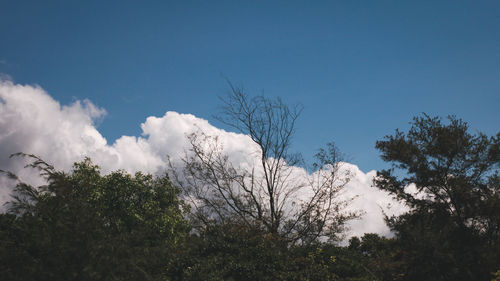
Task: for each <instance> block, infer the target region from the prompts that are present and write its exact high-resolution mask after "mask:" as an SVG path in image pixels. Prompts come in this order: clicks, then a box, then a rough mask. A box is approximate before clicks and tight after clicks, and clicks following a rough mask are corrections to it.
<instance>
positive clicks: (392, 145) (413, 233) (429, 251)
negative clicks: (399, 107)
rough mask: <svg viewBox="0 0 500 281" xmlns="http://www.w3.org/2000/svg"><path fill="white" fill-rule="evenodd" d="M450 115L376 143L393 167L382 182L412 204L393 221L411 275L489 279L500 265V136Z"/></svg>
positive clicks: (425, 119) (421, 120)
mask: <svg viewBox="0 0 500 281" xmlns="http://www.w3.org/2000/svg"><path fill="white" fill-rule="evenodd" d="M448 119H449V123H448V124H443V123H442V120H441V119H440V118H438V117H430V116H428V115H423V116H421V117H416V118H414V121H413V122H412V123H411V125H412V126H411V128H410V130H409V131H408V132H407V133H403V132H400V131H399V130H396V133H395V134H394V135H392V136H386V137H385V139H384V140H382V141H378V142H377V144H376V147H377V148H378V149H379V150H380V151H381V152H382V159H384V160H385V161H387V162H390V163H391V164H392V165H393V168H392V169H391V170H384V171H381V172H380V173H379V174H378V176H377V178H376V179H375V184H376V185H377V186H378V188H380V189H382V190H386V191H388V192H390V193H391V194H393V195H395V196H396V198H398V199H400V200H402V201H403V202H405V203H406V204H407V205H408V206H409V207H410V208H411V211H409V212H408V213H406V214H404V215H402V216H399V217H393V218H390V219H389V220H388V222H389V225H390V226H391V227H392V229H393V230H394V231H395V232H396V235H397V236H396V238H397V240H398V243H399V247H400V254H401V259H402V260H403V261H404V263H405V266H406V270H404V272H405V277H404V278H403V279H404V280H490V279H491V276H492V275H491V273H492V272H493V271H495V270H496V269H497V268H498V267H499V265H500V254H499V253H500V197H499V196H500V193H499V188H500V184H499V183H500V181H499V168H500V167H499V165H500V133H498V134H497V135H496V136H492V137H488V136H486V135H485V134H482V133H476V134H473V133H471V132H470V130H469V126H468V124H467V123H465V122H463V121H462V120H460V119H457V118H455V117H449V118H448ZM395 169H400V172H398V174H400V175H401V176H399V177H398V176H395ZM412 186H413V187H415V189H416V190H411V187H412Z"/></svg>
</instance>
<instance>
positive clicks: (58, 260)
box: [0, 156, 188, 280]
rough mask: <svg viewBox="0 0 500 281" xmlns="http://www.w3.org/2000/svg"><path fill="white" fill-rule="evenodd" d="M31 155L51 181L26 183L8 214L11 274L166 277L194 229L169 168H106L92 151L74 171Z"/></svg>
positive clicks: (1, 238) (6, 275)
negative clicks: (160, 171) (158, 172)
mask: <svg viewBox="0 0 500 281" xmlns="http://www.w3.org/2000/svg"><path fill="white" fill-rule="evenodd" d="M30 157H31V159H34V162H33V163H32V164H31V165H30V166H33V167H36V168H38V169H40V171H41V174H42V175H43V176H44V177H45V178H46V180H47V185H45V186H40V187H31V186H29V185H27V184H24V183H19V184H18V185H17V187H16V193H15V194H16V196H15V200H14V201H13V202H11V204H10V211H11V213H10V214H1V215H0V226H1V232H0V243H1V245H0V260H1V262H0V275H1V276H2V279H3V280H158V279H161V278H162V275H164V271H165V268H166V266H167V265H168V263H169V262H170V261H171V260H172V258H173V256H172V250H173V249H175V248H176V247H177V245H178V244H179V243H181V242H182V239H183V237H184V235H185V233H186V232H187V230H188V228H187V224H186V222H185V221H184V219H183V215H182V213H183V211H182V203H181V201H179V199H178V198H177V194H178V190H177V188H175V187H174V186H172V185H171V183H170V181H169V179H168V177H167V176H164V177H158V178H154V177H153V176H151V175H145V174H142V173H137V174H135V176H131V175H129V174H126V173H124V172H122V171H117V172H113V173H111V174H109V175H105V176H102V175H101V174H100V170H99V167H97V166H95V165H93V164H92V163H91V162H90V160H89V159H86V160H85V161H83V162H80V163H76V164H75V165H74V167H73V170H72V172H71V173H69V174H66V173H64V172H59V171H55V170H54V168H53V167H51V166H50V165H48V164H47V163H45V162H43V161H42V160H41V159H39V158H36V157H35V156H30ZM163 277H164V276H163Z"/></svg>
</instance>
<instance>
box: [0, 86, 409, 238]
mask: <svg viewBox="0 0 500 281" xmlns="http://www.w3.org/2000/svg"><path fill="white" fill-rule="evenodd" d="M105 114H106V111H105V110H104V109H102V108H100V107H98V106H96V105H94V104H93V103H92V102H91V101H89V100H84V101H83V102H80V101H76V102H74V103H72V104H70V105H67V106H61V105H60V103H59V102H57V101H56V100H54V99H53V98H52V97H51V96H50V95H49V94H47V93H46V92H45V91H44V90H43V89H42V88H40V87H39V86H30V85H18V84H14V83H13V82H11V81H9V80H0V169H3V170H10V171H12V172H14V173H16V174H18V175H20V176H21V178H23V179H25V180H27V181H36V180H37V179H36V178H34V177H33V175H32V174H31V173H30V172H29V171H27V170H25V169H23V163H22V161H19V160H16V159H14V160H13V159H9V155H10V154H12V153H16V152H20V151H22V152H25V153H33V154H35V155H38V156H40V157H41V158H42V159H44V160H46V161H47V162H49V163H51V164H53V165H54V166H55V167H56V168H57V169H63V170H69V169H70V168H71V165H72V164H73V163H74V162H75V161H81V160H82V159H83V157H85V156H88V157H90V158H92V160H93V161H94V162H95V163H96V164H98V165H100V166H101V167H102V169H103V171H104V172H110V171H113V170H116V169H125V170H127V171H129V172H132V173H133V172H136V171H144V172H150V173H157V172H160V171H162V170H164V169H165V168H166V166H167V164H166V163H167V155H170V156H171V157H172V159H173V161H174V163H179V161H178V160H179V157H180V156H181V154H182V152H183V151H184V150H185V149H187V148H188V146H189V143H188V141H187V139H186V135H187V134H190V133H193V132H196V131H199V130H201V131H203V132H205V133H206V134H208V135H218V136H219V140H220V141H221V143H222V144H223V145H224V151H225V153H227V154H228V155H230V157H231V160H233V162H235V163H236V164H237V165H251V163H249V162H252V161H255V157H253V156H252V155H254V153H255V152H256V147H255V145H254V144H253V143H252V142H251V140H250V139H249V138H248V136H245V135H242V134H236V133H231V132H226V131H224V130H221V129H218V128H216V127H214V126H212V125H210V124H209V123H208V121H207V120H203V119H200V118H197V117H195V116H194V115H191V114H179V113H177V112H172V111H169V112H167V113H165V115H164V116H162V117H153V116H151V117H148V118H147V119H146V121H145V122H144V123H142V124H141V129H142V131H143V133H142V135H141V136H122V137H121V138H119V139H117V140H116V141H115V142H114V143H113V144H108V143H107V142H106V139H105V138H104V137H103V136H102V135H101V134H100V133H99V131H98V130H97V128H96V126H95V122H96V121H97V120H99V119H102V118H103V117H104V116H105ZM252 159H254V160H252ZM176 161H177V162H176ZM343 169H347V170H348V171H349V172H350V174H351V176H352V178H351V181H350V182H349V183H348V184H347V186H346V192H345V196H347V197H350V196H353V195H358V196H359V197H358V198H357V199H356V200H354V201H353V203H352V204H351V206H350V208H352V209H353V210H363V211H364V212H365V215H364V216H363V218H362V219H361V220H358V221H354V222H352V223H351V224H350V226H351V228H352V230H351V234H353V235H361V234H362V233H365V232H375V233H380V234H384V235H388V234H389V230H388V228H387V226H385V223H384V221H383V215H382V210H384V211H385V212H386V213H388V214H392V213H395V214H396V213H400V212H402V211H403V210H404V207H403V206H401V205H399V204H398V203H396V202H394V201H393V200H392V199H391V198H390V197H389V196H388V195H387V194H386V193H384V192H382V191H380V190H378V189H376V188H374V187H372V186H371V185H372V180H373V177H374V176H375V171H371V172H369V173H363V172H362V171H360V170H359V169H358V167H357V166H355V165H352V164H347V163H346V164H345V165H344V166H343ZM297 170H300V168H297ZM8 186H9V185H8V183H7V181H6V180H5V179H1V180H0V204H3V203H4V202H5V201H6V200H8V198H9V196H8V194H9V193H10V189H9V188H8ZM388 204H392V206H393V207H392V208H391V209H388V208H387V205H388ZM0 208H2V207H0Z"/></svg>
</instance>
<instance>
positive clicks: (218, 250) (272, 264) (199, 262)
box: [169, 223, 341, 280]
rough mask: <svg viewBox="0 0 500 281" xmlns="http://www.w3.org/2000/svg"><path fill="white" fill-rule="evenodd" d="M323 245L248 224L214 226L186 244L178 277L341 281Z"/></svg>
mask: <svg viewBox="0 0 500 281" xmlns="http://www.w3.org/2000/svg"><path fill="white" fill-rule="evenodd" d="M332 262H333V261H332V259H331V258H330V257H326V256H325V255H324V253H323V252H322V249H321V246H320V245H316V246H303V245H297V246H289V245H288V243H287V241H285V240H283V239H281V238H280V237H279V236H276V235H272V234H270V233H267V232H266V231H264V230H262V229H259V228H249V227H248V226H246V225H244V224H239V223H226V224H218V225H212V226H211V227H209V228H206V229H204V231H203V232H202V233H200V234H199V235H193V236H192V237H190V239H189V243H186V244H184V250H183V255H182V258H180V259H177V260H176V263H174V264H172V265H171V267H170V268H169V275H170V276H176V280H341V279H339V278H340V277H339V276H338V275H337V274H335V271H334V270H332V268H331V265H332Z"/></svg>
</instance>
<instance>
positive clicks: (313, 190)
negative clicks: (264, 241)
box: [171, 84, 359, 243]
mask: <svg viewBox="0 0 500 281" xmlns="http://www.w3.org/2000/svg"><path fill="white" fill-rule="evenodd" d="M230 86H231V92H230V93H229V95H228V96H227V98H225V99H222V101H223V103H224V105H223V109H222V111H221V113H220V115H218V116H216V117H217V119H218V120H220V121H221V122H223V123H224V124H226V125H228V126H230V127H232V128H233V129H235V130H237V131H238V132H240V133H242V134H245V135H248V136H249V137H250V139H251V140H252V141H253V143H254V144H255V148H256V149H255V154H254V155H252V157H253V159H255V160H256V161H254V163H253V165H250V167H242V166H241V165H235V163H234V162H233V161H231V159H230V157H229V156H228V155H226V154H224V150H223V145H222V144H221V142H220V141H219V139H218V137H217V136H210V135H207V134H206V133H204V132H202V131H198V132H196V133H193V134H191V135H189V136H188V139H189V141H190V144H191V147H190V150H189V151H187V152H186V153H185V157H184V158H183V159H182V160H183V164H184V165H183V168H182V170H181V171H178V170H176V169H174V168H173V166H172V165H171V171H172V174H173V179H174V181H176V183H177V184H178V185H179V186H180V187H181V188H182V189H183V191H184V192H185V195H186V199H187V200H189V201H190V203H191V205H192V206H193V208H194V212H193V214H194V215H195V218H196V222H198V223H199V224H198V226H200V227H204V226H207V225H210V224H212V223H220V222H226V221H235V220H237V221H238V222H240V223H243V224H246V225H248V226H250V227H260V228H263V229H264V230H266V231H267V232H269V233H271V234H273V235H278V236H280V237H282V238H284V239H286V240H287V241H289V242H291V243H309V242H312V241H315V240H317V239H318V238H320V237H324V238H329V239H338V238H339V234H342V233H343V232H344V230H345V223H346V222H347V221H348V220H351V219H354V218H357V217H358V216H359V213H356V212H346V211H345V207H346V206H347V204H348V203H349V202H350V199H349V200H340V199H339V194H340V193H341V191H342V189H343V187H344V186H345V184H346V183H347V182H348V180H349V178H348V175H345V174H344V175H339V168H340V165H341V163H340V161H339V160H340V159H339V156H340V155H339V153H338V151H337V149H336V148H335V146H334V145H333V144H329V145H328V147H327V149H321V150H320V151H319V153H318V154H317V155H316V158H317V160H318V163H315V164H314V165H313V167H314V171H313V173H312V174H309V173H308V172H307V170H306V169H303V168H299V167H297V166H296V165H297V164H300V163H301V162H302V161H301V157H300V156H299V155H298V154H292V153H290V151H289V150H290V146H291V141H292V136H293V134H294V131H295V124H296V120H297V118H298V117H299V115H300V113H301V110H302V107H300V106H295V107H293V108H290V107H288V106H287V105H286V104H284V103H283V102H282V100H281V99H279V98H278V99H275V100H270V99H267V98H265V97H264V96H257V97H253V98H250V97H248V96H247V95H246V94H244V93H243V91H242V90H241V89H240V88H235V87H233V86H232V85H231V84H230Z"/></svg>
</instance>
